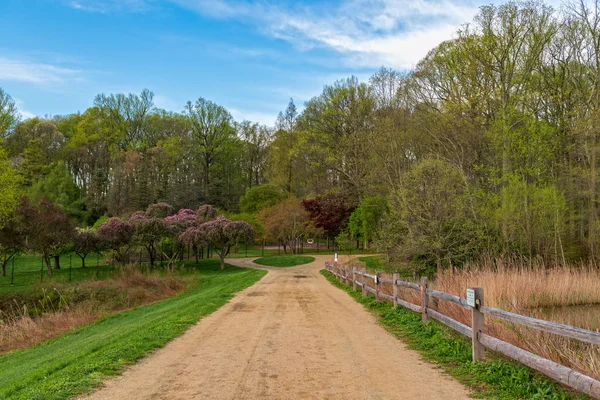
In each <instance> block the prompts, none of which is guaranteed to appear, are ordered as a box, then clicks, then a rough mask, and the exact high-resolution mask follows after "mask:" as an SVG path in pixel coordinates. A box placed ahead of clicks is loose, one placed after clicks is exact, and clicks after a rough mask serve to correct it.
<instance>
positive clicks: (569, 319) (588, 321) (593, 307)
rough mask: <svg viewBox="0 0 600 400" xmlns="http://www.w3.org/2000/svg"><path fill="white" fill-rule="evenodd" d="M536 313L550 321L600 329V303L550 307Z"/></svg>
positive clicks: (538, 316)
mask: <svg viewBox="0 0 600 400" xmlns="http://www.w3.org/2000/svg"><path fill="white" fill-rule="evenodd" d="M537 314H539V315H536V317H537V318H542V319H545V320H548V321H553V322H558V323H561V324H567V325H572V326H576V327H579V328H584V329H590V330H594V331H595V330H600V304H587V305H579V306H568V307H548V308H543V309H541V310H540V311H539V312H538V313H537Z"/></svg>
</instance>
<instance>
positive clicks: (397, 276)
mask: <svg viewBox="0 0 600 400" xmlns="http://www.w3.org/2000/svg"><path fill="white" fill-rule="evenodd" d="M399 279H400V274H399V273H398V272H394V274H393V275H392V280H393V281H394V282H393V283H392V285H393V286H392V287H393V294H394V308H396V307H398V297H400V293H399V290H398V289H399V288H398V280H399Z"/></svg>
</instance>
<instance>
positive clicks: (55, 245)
mask: <svg viewBox="0 0 600 400" xmlns="http://www.w3.org/2000/svg"><path fill="white" fill-rule="evenodd" d="M17 220H18V223H19V224H20V225H21V227H22V229H23V232H24V233H25V234H26V236H27V239H26V240H27V248H28V249H29V250H31V251H34V252H37V253H40V254H41V255H42V257H43V259H44V263H45V264H46V267H47V269H48V275H50V276H52V267H51V265H50V258H51V257H54V268H55V269H59V268H60V258H59V256H60V253H61V252H62V251H63V250H64V248H65V247H66V246H67V245H69V244H70V243H71V241H72V240H73V235H74V233H75V229H74V226H73V223H72V222H71V221H70V220H69V217H67V214H65V212H64V211H63V210H62V209H61V208H60V207H58V206H57V205H55V204H54V203H52V202H51V201H50V200H48V199H43V200H41V201H40V202H39V203H33V202H31V201H30V200H29V199H28V198H27V197H23V198H22V199H21V203H20V204H19V207H18V208H17Z"/></svg>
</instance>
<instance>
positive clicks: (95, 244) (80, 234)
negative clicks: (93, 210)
mask: <svg viewBox="0 0 600 400" xmlns="http://www.w3.org/2000/svg"><path fill="white" fill-rule="evenodd" d="M73 250H74V251H75V254H77V255H78V256H79V258H81V266H82V267H85V259H86V258H87V256H88V254H90V253H93V252H97V251H99V250H100V238H99V237H98V232H96V230H95V229H92V228H75V235H74V236H73Z"/></svg>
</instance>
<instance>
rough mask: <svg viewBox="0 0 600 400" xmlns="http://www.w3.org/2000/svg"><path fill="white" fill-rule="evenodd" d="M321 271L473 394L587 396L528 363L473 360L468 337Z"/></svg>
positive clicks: (553, 399) (560, 399)
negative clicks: (366, 293) (468, 388)
mask: <svg viewBox="0 0 600 400" xmlns="http://www.w3.org/2000/svg"><path fill="white" fill-rule="evenodd" d="M321 273H322V274H323V275H324V276H325V277H326V278H327V279H328V280H329V281H330V282H331V283H332V284H333V285H335V286H337V287H339V288H341V289H343V290H346V291H347V292H348V293H349V294H350V295H351V296H352V297H353V298H354V299H355V300H356V301H357V302H359V303H361V304H362V305H363V306H365V308H367V309H368V310H369V311H371V312H372V313H373V314H375V315H376V316H377V317H378V318H379V322H380V323H381V325H383V327H384V328H386V329H387V330H388V331H389V332H390V333H392V334H393V335H395V336H396V337H398V338H401V339H402V340H403V342H405V343H406V344H407V345H408V346H409V347H410V348H412V349H415V350H417V351H419V352H420V353H421V354H422V355H423V357H424V358H425V359H427V360H429V361H431V362H433V363H435V364H437V365H439V366H441V367H442V368H443V369H444V370H445V371H446V372H447V373H449V374H450V375H452V376H454V377H455V378H457V379H458V380H459V381H461V382H463V383H465V384H467V385H468V386H470V387H472V388H473V389H474V391H475V392H476V394H475V395H474V397H478V398H490V399H548V400H567V399H586V398H587V397H585V396H580V395H577V394H575V393H572V392H570V391H567V390H566V389H564V388H562V387H561V386H560V385H559V384H557V383H556V382H553V381H552V380H550V379H547V378H545V377H544V376H542V375H539V374H537V373H535V372H534V371H533V370H531V369H530V368H528V367H525V366H523V365H520V364H518V363H516V362H513V361H510V360H506V359H504V358H501V357H496V356H490V358H489V360H488V361H486V362H472V361H471V344H470V341H468V340H467V339H466V338H464V337H461V336H460V335H459V334H457V333H455V332H453V331H452V330H451V329H449V328H447V327H445V326H444V325H442V324H439V323H437V322H436V321H432V322H430V323H428V324H427V325H423V324H422V323H421V315H420V314H418V313H415V312H413V311H410V310H408V309H405V308H402V307H399V308H397V309H395V308H393V306H392V305H391V304H389V303H382V304H377V303H376V301H375V298H374V297H372V296H369V297H362V295H361V292H359V291H354V290H352V288H351V287H349V288H348V287H346V286H345V285H343V284H340V283H339V281H338V280H337V279H336V278H335V277H334V276H333V275H332V274H330V273H329V272H327V271H325V270H322V271H321Z"/></svg>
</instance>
